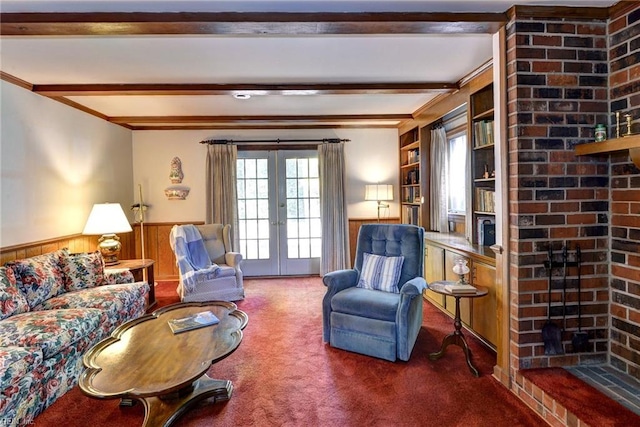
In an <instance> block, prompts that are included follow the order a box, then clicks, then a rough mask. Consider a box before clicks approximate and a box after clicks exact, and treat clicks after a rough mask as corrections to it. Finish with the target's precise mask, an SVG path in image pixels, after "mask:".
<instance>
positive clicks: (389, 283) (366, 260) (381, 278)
mask: <svg viewBox="0 0 640 427" xmlns="http://www.w3.org/2000/svg"><path fill="white" fill-rule="evenodd" d="M403 261H404V257H403V256H392V257H386V256H380V255H374V254H370V253H366V252H365V253H364V254H363V260H362V271H361V272H360V280H359V281H358V285H357V286H358V287H359V288H364V289H373V290H376V291H384V292H393V293H396V294H397V293H399V292H400V291H399V290H398V281H399V280H400V273H401V272H402V262H403Z"/></svg>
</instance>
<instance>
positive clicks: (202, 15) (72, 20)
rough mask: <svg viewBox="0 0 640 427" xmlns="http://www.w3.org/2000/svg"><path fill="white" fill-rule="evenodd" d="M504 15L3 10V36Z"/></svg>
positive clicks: (454, 30) (312, 30) (376, 25)
mask: <svg viewBox="0 0 640 427" xmlns="http://www.w3.org/2000/svg"><path fill="white" fill-rule="evenodd" d="M506 22H507V15H506V14H505V13H448V12H445V13H428V12H345V13H342V12H315V13H313V12H312V13H286V12H197V13H190V12H164V13H149V12H93V13H0V35H2V36H97V35H100V36H125V35H159V34H163V35H180V34H214V35H241V34H248V35H266V34H282V35H285V34H310V35H311V34H316V35H317V34H493V33H495V32H497V31H498V29H499V28H500V27H501V26H502V25H504V24H505V23H506Z"/></svg>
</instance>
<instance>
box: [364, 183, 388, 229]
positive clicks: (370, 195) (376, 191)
mask: <svg viewBox="0 0 640 427" xmlns="http://www.w3.org/2000/svg"><path fill="white" fill-rule="evenodd" d="M364 199H365V200H374V201H376V202H378V222H380V209H381V208H388V207H389V204H388V203H383V201H387V200H393V185H391V184H369V185H365V187H364Z"/></svg>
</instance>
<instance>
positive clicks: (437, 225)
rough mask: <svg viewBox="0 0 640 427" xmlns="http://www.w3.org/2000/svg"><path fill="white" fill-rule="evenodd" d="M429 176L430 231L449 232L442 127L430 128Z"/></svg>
mask: <svg viewBox="0 0 640 427" xmlns="http://www.w3.org/2000/svg"><path fill="white" fill-rule="evenodd" d="M430 154H431V162H430V165H429V166H430V168H431V176H430V178H431V179H430V180H429V182H430V188H429V202H430V206H431V216H430V217H431V220H430V224H429V226H430V227H431V231H440V232H442V233H448V232H449V224H448V217H447V201H448V198H447V176H449V174H448V162H447V133H446V131H445V129H444V127H437V128H435V129H432V130H431V153H430Z"/></svg>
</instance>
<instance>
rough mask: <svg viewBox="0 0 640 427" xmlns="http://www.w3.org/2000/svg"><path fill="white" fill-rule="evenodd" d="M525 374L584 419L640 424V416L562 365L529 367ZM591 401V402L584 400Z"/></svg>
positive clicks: (623, 426) (612, 426)
mask: <svg viewBox="0 0 640 427" xmlns="http://www.w3.org/2000/svg"><path fill="white" fill-rule="evenodd" d="M522 375H523V376H524V377H525V378H527V379H528V380H529V381H531V382H532V383H533V384H535V385H537V386H538V387H540V388H541V389H543V390H544V391H545V393H546V394H548V395H549V396H551V397H553V398H554V399H555V400H556V401H558V402H560V403H561V404H562V406H564V407H565V408H566V409H567V410H568V411H569V412H572V413H574V414H579V416H580V419H581V420H585V421H586V422H587V423H589V425H592V426H598V427H627V426H638V425H640V417H639V416H638V415H636V414H635V413H633V412H632V411H630V410H629V409H627V408H625V407H624V406H622V405H621V404H619V403H618V402H616V401H615V400H613V399H610V398H609V397H607V396H605V395H603V394H602V393H601V392H600V391H598V390H596V389H595V388H594V387H592V386H590V385H589V384H587V383H585V382H584V381H582V380H580V379H579V378H577V377H576V376H575V375H573V374H572V373H570V372H568V371H566V370H565V369H562V368H541V369H527V370H525V371H522ZM586 402H588V404H585V403H586Z"/></svg>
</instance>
